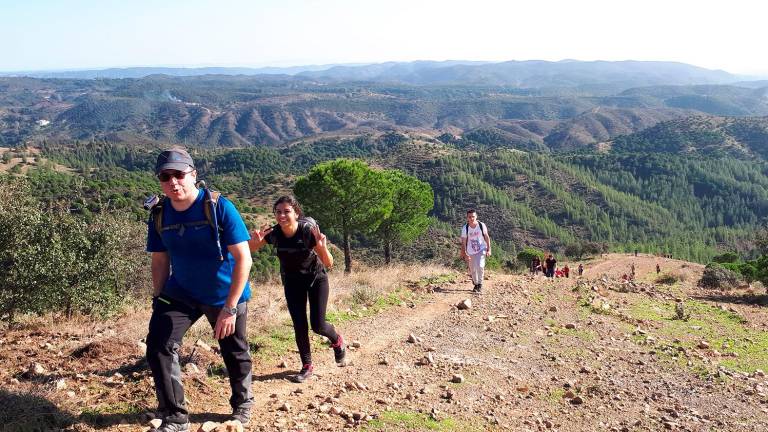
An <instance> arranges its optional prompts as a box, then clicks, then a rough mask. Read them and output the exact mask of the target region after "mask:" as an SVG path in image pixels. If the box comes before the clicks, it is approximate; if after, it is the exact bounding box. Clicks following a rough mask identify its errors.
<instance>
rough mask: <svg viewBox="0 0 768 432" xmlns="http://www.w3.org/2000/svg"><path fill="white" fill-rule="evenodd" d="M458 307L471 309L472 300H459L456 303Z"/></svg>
mask: <svg viewBox="0 0 768 432" xmlns="http://www.w3.org/2000/svg"><path fill="white" fill-rule="evenodd" d="M456 307H457V308H458V309H459V310H469V309H472V300H470V299H464V300H462V301H460V302H459V303H458V304H457V305H456Z"/></svg>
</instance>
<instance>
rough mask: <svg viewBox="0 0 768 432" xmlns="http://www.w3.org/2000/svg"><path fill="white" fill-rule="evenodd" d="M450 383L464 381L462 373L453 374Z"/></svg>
mask: <svg viewBox="0 0 768 432" xmlns="http://www.w3.org/2000/svg"><path fill="white" fill-rule="evenodd" d="M451 382H452V383H456V384H461V383H463V382H464V375H462V374H454V375H453V377H452V378H451Z"/></svg>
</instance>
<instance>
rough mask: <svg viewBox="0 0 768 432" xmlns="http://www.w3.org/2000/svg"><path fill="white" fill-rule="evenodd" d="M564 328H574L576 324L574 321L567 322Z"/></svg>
mask: <svg viewBox="0 0 768 432" xmlns="http://www.w3.org/2000/svg"><path fill="white" fill-rule="evenodd" d="M565 328H567V329H568V330H573V329H575V328H576V324H575V323H567V324H566V325H565Z"/></svg>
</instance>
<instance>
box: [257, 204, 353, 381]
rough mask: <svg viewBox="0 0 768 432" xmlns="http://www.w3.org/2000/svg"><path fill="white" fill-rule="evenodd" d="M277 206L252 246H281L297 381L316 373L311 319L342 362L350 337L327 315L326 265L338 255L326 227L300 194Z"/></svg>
mask: <svg viewBox="0 0 768 432" xmlns="http://www.w3.org/2000/svg"><path fill="white" fill-rule="evenodd" d="M272 210H273V211H274V213H275V219H276V220H277V225H274V226H267V225H265V226H263V227H262V228H261V230H259V231H254V232H252V233H251V240H250V241H249V242H248V246H249V247H250V249H251V252H254V251H257V250H259V249H260V248H261V247H262V246H264V245H265V244H267V243H269V244H271V245H273V246H275V249H276V250H277V257H278V258H279V260H280V277H281V279H282V281H283V288H284V291H285V301H286V303H287V305H288V312H289V313H290V314H291V320H292V321H293V330H294V332H295V334H296V345H297V347H298V349H299V355H300V356H301V363H302V368H301V371H300V372H299V374H298V375H296V376H295V377H294V381H296V382H304V381H306V380H307V379H308V378H309V377H311V376H312V370H313V367H312V351H311V349H310V343H309V324H310V323H311V326H312V330H313V331H314V332H315V333H317V334H320V335H323V336H325V337H327V338H328V340H330V341H331V347H333V351H334V357H335V359H336V363H337V364H338V365H340V366H343V365H345V356H346V349H345V346H344V339H343V338H342V337H341V335H340V334H338V333H337V332H336V329H335V328H334V327H333V326H332V325H331V324H330V323H328V321H326V320H325V312H326V308H327V306H328V294H329V288H328V275H327V274H326V271H325V269H326V268H331V266H333V256H332V255H331V253H330V252H329V251H328V242H327V239H326V237H325V234H323V233H321V232H320V227H319V226H318V225H317V223H315V222H314V220H313V219H311V218H304V217H303V214H302V212H301V206H300V205H299V202H298V201H297V200H296V198H294V197H292V196H282V197H280V198H278V200H277V201H276V202H275V204H274V206H273V207H272ZM307 300H309V323H308V322H307Z"/></svg>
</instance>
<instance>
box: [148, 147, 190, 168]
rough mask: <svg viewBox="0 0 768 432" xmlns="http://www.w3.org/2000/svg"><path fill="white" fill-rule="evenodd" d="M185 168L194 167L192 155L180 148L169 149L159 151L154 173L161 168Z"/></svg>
mask: <svg viewBox="0 0 768 432" xmlns="http://www.w3.org/2000/svg"><path fill="white" fill-rule="evenodd" d="M187 168H192V169H194V168H195V163H194V162H193V161H192V156H190V155H189V153H187V152H186V151H185V150H182V149H171V150H166V151H164V152H162V153H160V155H159V156H157V163H155V174H160V172H161V171H163V170H177V171H186V170H187Z"/></svg>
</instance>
